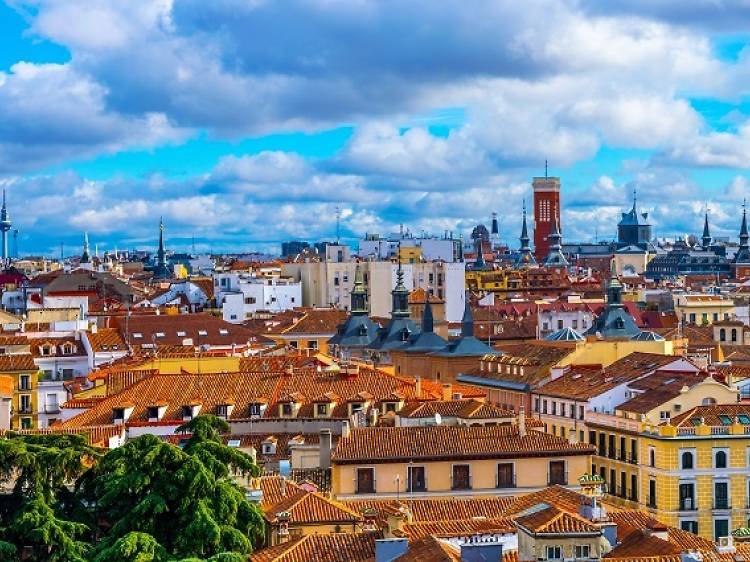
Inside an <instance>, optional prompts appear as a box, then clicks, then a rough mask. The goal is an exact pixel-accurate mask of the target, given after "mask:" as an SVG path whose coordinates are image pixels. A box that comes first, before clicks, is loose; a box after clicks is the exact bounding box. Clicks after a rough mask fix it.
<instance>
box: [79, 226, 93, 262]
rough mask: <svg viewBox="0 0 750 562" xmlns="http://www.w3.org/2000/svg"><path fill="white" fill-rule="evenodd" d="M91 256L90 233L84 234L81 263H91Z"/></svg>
mask: <svg viewBox="0 0 750 562" xmlns="http://www.w3.org/2000/svg"><path fill="white" fill-rule="evenodd" d="M90 261H91V255H90V254H89V233H88V232H84V233H83V252H82V253H81V263H89V262H90Z"/></svg>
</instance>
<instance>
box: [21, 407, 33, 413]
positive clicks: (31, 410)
mask: <svg viewBox="0 0 750 562" xmlns="http://www.w3.org/2000/svg"><path fill="white" fill-rule="evenodd" d="M32 412H33V409H32V408H31V406H21V407H20V408H18V413H19V414H30V413H32Z"/></svg>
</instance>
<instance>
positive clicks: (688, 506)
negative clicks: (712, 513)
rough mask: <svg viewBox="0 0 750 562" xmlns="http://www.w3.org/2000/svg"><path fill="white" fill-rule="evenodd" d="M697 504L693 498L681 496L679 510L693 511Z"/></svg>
mask: <svg viewBox="0 0 750 562" xmlns="http://www.w3.org/2000/svg"><path fill="white" fill-rule="evenodd" d="M696 509H698V508H697V506H696V505H695V498H682V499H681V500H680V511H695V510H696Z"/></svg>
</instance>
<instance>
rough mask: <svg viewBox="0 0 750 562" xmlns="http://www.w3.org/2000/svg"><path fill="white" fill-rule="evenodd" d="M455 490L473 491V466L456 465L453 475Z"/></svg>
mask: <svg viewBox="0 0 750 562" xmlns="http://www.w3.org/2000/svg"><path fill="white" fill-rule="evenodd" d="M451 476H452V480H453V486H452V487H453V489H454V490H471V466H470V465H468V464H454V465H453V472H452V474H451Z"/></svg>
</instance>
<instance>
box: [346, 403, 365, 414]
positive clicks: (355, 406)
mask: <svg viewBox="0 0 750 562" xmlns="http://www.w3.org/2000/svg"><path fill="white" fill-rule="evenodd" d="M362 407H363V404H362V402H352V403H351V404H350V405H349V411H350V412H351V415H354V414H356V413H357V412H361V411H362Z"/></svg>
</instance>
